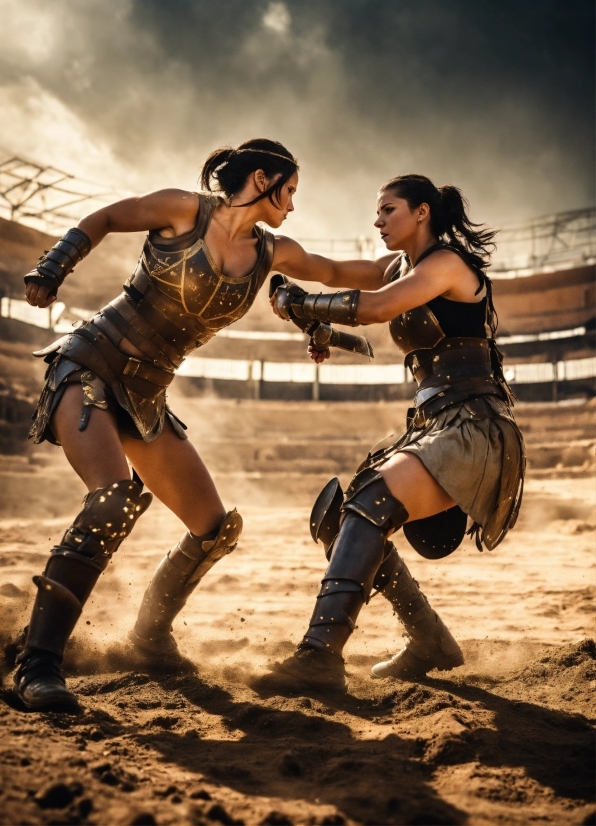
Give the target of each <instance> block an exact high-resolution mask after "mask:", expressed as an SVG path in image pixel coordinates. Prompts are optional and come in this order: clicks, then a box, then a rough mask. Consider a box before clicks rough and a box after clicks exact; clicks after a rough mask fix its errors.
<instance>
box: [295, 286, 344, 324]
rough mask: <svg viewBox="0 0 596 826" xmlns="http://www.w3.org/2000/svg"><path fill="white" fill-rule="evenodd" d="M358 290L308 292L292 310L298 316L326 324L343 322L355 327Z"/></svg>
mask: <svg viewBox="0 0 596 826" xmlns="http://www.w3.org/2000/svg"><path fill="white" fill-rule="evenodd" d="M359 298H360V290H341V291H339V292H337V293H318V295H315V294H312V293H309V294H307V295H305V296H304V297H303V298H302V299H299V300H298V303H297V304H296V305H295V304H292V310H293V311H294V312H295V313H296V315H297V316H298V317H299V318H300V317H302V318H310V319H313V320H314V321H322V322H324V323H328V324H345V325H346V326H348V327H357V326H358V324H359V322H358V321H357V320H356V312H357V310H358V299H359Z"/></svg>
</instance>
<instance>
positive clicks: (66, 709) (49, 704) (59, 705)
mask: <svg viewBox="0 0 596 826" xmlns="http://www.w3.org/2000/svg"><path fill="white" fill-rule="evenodd" d="M13 693H14V696H15V697H16V699H17V701H18V702H19V703H20V704H21V705H22V706H24V707H25V708H26V709H27V710H28V711H57V712H61V713H63V714H68V713H70V714H75V713H78V712H80V711H81V706H80V704H79V701H78V700H77V698H76V697H75V696H74V695H73V698H72V699H69V698H68V699H67V698H66V697H65V698H64V699H62V700H58V699H56V700H45V701H40V702H38V703H36V702H30V701H28V700H25V698H24V697H22V696H21V695H20V694H19V693H18V692H17V691H14V692H13Z"/></svg>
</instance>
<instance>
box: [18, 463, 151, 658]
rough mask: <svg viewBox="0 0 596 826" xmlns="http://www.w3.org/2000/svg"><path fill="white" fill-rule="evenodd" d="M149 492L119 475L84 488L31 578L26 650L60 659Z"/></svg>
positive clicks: (149, 499)
mask: <svg viewBox="0 0 596 826" xmlns="http://www.w3.org/2000/svg"><path fill="white" fill-rule="evenodd" d="M151 499H152V496H151V494H150V493H141V488H140V486H139V485H138V484H137V483H136V482H132V481H131V480H130V479H124V480H122V481H120V482H116V483H114V484H113V485H108V486H107V487H105V488H98V489H97V490H94V491H93V492H91V493H88V494H87V495H86V496H85V498H84V500H83V508H82V510H81V512H80V513H79V514H78V516H77V517H76V519H75V520H74V522H73V524H72V525H71V526H70V528H68V529H67V530H66V532H65V534H64V536H63V537H62V541H61V543H60V545H57V546H56V547H55V548H53V549H52V551H51V555H50V558H49V560H48V562H47V564H46V567H45V570H44V572H43V574H42V575H41V576H35V577H33V581H34V583H35V584H36V585H37V596H36V598H35V602H34V604H33V610H32V613H31V620H30V622H29V629H28V633H27V639H26V643H25V651H24V653H25V654H26V652H28V651H30V650H32V649H35V650H39V651H46V652H49V653H51V654H54V655H55V656H56V657H58V658H59V659H62V655H63V652H64V647H65V645H66V642H67V641H68V638H69V637H70V635H71V633H72V631H73V629H74V627H75V625H76V623H77V620H78V618H79V617H80V615H81V612H82V610H83V606H84V605H85V603H86V601H87V600H88V598H89V596H90V594H91V591H92V590H93V588H94V586H95V583H96V582H97V580H98V579H99V576H100V574H101V573H102V571H103V570H104V569H105V568H106V566H107V564H108V562H109V561H110V558H111V556H112V554H113V553H114V551H116V550H117V548H118V546H119V545H120V543H121V542H122V541H123V539H124V538H125V537H126V536H128V534H129V533H130V531H131V530H132V528H133V526H134V524H135V523H136V520H137V519H138V517H139V516H141V514H142V513H144V511H145V510H146V509H147V508H148V507H149V504H150V502H151Z"/></svg>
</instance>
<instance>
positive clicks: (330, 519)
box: [310, 477, 343, 559]
mask: <svg viewBox="0 0 596 826" xmlns="http://www.w3.org/2000/svg"><path fill="white" fill-rule="evenodd" d="M342 501H343V491H342V489H341V485H340V483H339V479H338V478H337V477H335V478H334V479H331V480H330V481H329V482H327V484H326V485H325V487H324V488H323V490H322V491H321V492H320V493H319V495H318V496H317V499H316V502H315V503H314V505H313V508H312V512H311V514H310V534H311V536H312V538H313V539H314V541H315V542H318V541H319V539H320V540H321V542H322V543H323V547H324V549H325V556H326V557H327V559H329V558H330V556H331V545H332V544H333V540H334V539H335V537H336V536H337V534H338V533H339V525H340V517H341V504H342Z"/></svg>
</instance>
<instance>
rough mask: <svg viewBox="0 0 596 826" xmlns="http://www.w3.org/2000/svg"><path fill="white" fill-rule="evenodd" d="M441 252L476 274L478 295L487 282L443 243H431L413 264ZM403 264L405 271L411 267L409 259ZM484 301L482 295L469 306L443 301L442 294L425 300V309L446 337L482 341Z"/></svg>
mask: <svg viewBox="0 0 596 826" xmlns="http://www.w3.org/2000/svg"><path fill="white" fill-rule="evenodd" d="M441 249H448V250H450V251H451V252H454V253H455V254H456V255H459V256H460V258H461V259H462V260H463V261H464V262H465V263H466V264H467V265H468V267H470V268H471V269H472V270H473V271H474V272H475V273H476V276H477V277H478V281H479V282H480V285H479V287H478V292H480V291H481V290H482V288H483V287H484V286H485V284H486V283H487V281H488V279H487V276H486V274H485V273H484V272H482V270H478V269H477V268H476V267H474V266H472V264H471V263H470V261H468V260H467V259H466V256H465V255H464V254H463V253H462V252H461V251H460V250H458V249H457V248H455V247H451V246H449V245H448V244H444V243H438V244H433V246H432V247H429V248H428V249H427V250H425V251H424V252H423V253H422V255H421V256H420V258H419V259H418V261H417V262H416V263H417V264H419V263H420V262H421V261H422V260H423V259H424V258H426V257H427V256H428V255H431V254H432V253H433V252H435V251H436V250H441ZM406 261H407V263H408V268H407V269H410V267H411V265H410V264H409V259H408V258H407V256H406ZM407 269H406V272H407ZM402 274H404V275H405V272H404V271H403V270H402V271H401V272H400V268H399V267H398V268H397V271H396V272H395V274H394V275H393V276H392V277H391V281H395V280H396V279H397V278H399V277H400V275H402ZM486 302H487V296H485V297H484V298H483V299H482V300H481V301H478V302H476V303H471V302H468V301H452V300H451V299H450V298H444V297H443V296H442V295H439V296H437V297H436V298H432V299H431V300H430V301H427V302H426V306H427V307H428V309H429V310H431V312H432V313H433V315H434V316H435V318H436V319H437V321H438V322H439V325H440V327H441V329H442V330H443V332H444V333H445V336H446V337H447V338H458V337H460V336H471V337H473V338H486V337H487V331H486V327H485V321H486Z"/></svg>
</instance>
